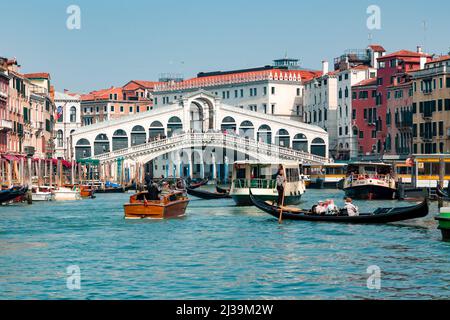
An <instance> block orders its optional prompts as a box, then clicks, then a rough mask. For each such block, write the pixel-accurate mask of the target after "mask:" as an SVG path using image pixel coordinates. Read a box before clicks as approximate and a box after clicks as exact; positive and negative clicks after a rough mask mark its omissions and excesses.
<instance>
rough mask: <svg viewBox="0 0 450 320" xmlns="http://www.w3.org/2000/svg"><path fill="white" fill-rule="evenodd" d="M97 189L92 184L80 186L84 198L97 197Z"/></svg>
mask: <svg viewBox="0 0 450 320" xmlns="http://www.w3.org/2000/svg"><path fill="white" fill-rule="evenodd" d="M94 193H95V190H94V188H93V187H91V186H80V195H81V197H82V198H83V199H87V198H89V199H94V198H95V195H94Z"/></svg>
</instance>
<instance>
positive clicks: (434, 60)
mask: <svg viewBox="0 0 450 320" xmlns="http://www.w3.org/2000/svg"><path fill="white" fill-rule="evenodd" d="M447 60H450V55H446V56H440V57H437V58H436V59H433V60H431V61H429V62H428V63H436V62H442V61H447Z"/></svg>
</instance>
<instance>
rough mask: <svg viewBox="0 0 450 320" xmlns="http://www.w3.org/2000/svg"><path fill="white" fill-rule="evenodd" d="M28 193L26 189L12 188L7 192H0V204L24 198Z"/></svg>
mask: <svg viewBox="0 0 450 320" xmlns="http://www.w3.org/2000/svg"><path fill="white" fill-rule="evenodd" d="M27 191H28V187H13V188H11V189H8V190H2V191H0V204H3V203H8V202H10V201H12V200H14V199H16V198H18V197H22V196H24V195H25V194H26V193H27Z"/></svg>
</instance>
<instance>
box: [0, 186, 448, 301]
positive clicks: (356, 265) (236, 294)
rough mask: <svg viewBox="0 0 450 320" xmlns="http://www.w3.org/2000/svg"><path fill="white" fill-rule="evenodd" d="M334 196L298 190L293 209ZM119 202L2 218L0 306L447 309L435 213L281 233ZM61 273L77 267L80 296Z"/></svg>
mask: <svg viewBox="0 0 450 320" xmlns="http://www.w3.org/2000/svg"><path fill="white" fill-rule="evenodd" d="M342 196H343V194H342V193H341V191H337V190H336V191H335V190H308V193H307V194H306V195H305V197H304V199H305V202H304V203H303V204H302V206H303V207H306V208H309V207H311V206H312V204H313V203H315V202H316V201H317V200H320V199H322V200H324V198H333V199H341V198H342ZM128 198H129V195H128V194H124V195H117V194H114V195H98V197H97V199H95V200H83V201H80V202H66V203H63V202H53V203H35V204H33V205H32V206H27V205H18V206H9V207H0V299H448V298H450V259H449V258H450V244H448V243H444V242H442V241H441V235H440V232H439V231H438V230H437V225H436V223H435V221H434V220H433V217H434V215H435V214H436V213H437V207H436V204H433V205H432V207H431V213H430V216H429V217H427V218H425V219H421V220H418V221H411V222H406V223H401V224H390V225H363V226H358V225H339V224H325V223H311V222H289V221H285V222H284V223H283V224H282V225H279V224H278V222H277V220H276V219H273V218H272V217H270V216H268V215H267V214H265V213H263V212H260V211H259V210H258V209H256V208H253V207H249V208H238V207H235V206H234V203H233V201H232V200H213V201H204V200H195V199H194V200H193V201H191V203H190V205H189V208H188V211H187V216H186V217H185V218H182V219H176V220H166V221H149V220H145V221H136V220H124V219H123V207H122V205H123V204H124V203H125V202H126V201H127V200H128ZM337 204H340V205H342V201H337ZM357 205H359V206H360V208H361V209H362V210H372V209H374V208H376V207H379V206H406V205H409V203H400V202H396V201H383V202H359V203H358V202H357ZM73 266H75V267H73ZM370 266H376V267H374V268H375V269H372V270H376V268H379V269H380V271H381V277H380V279H381V282H380V283H379V285H380V286H379V289H376V288H377V287H378V282H377V281H376V279H377V278H376V275H375V276H372V277H371V278H370V279H369V287H370V288H375V289H369V287H368V285H367V284H368V278H369V277H370V274H368V273H367V269H368V267H370ZM68 268H69V271H73V270H75V271H77V268H79V271H80V287H78V286H77V281H74V278H73V277H76V276H77V273H76V272H75V274H71V276H69V275H68V273H67V272H68ZM71 268H72V269H71ZM68 279H69V281H68ZM75 279H76V278H75ZM68 284H69V285H68ZM78 288H79V290H77V289H78ZM73 289H75V290H73Z"/></svg>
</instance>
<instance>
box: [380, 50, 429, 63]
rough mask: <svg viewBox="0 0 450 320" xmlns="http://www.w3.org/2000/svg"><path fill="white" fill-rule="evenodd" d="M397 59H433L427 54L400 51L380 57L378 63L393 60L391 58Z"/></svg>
mask: <svg viewBox="0 0 450 320" xmlns="http://www.w3.org/2000/svg"><path fill="white" fill-rule="evenodd" d="M397 57H400V58H420V57H427V58H431V55H429V54H426V53H418V52H414V51H408V50H400V51H397V52H394V53H390V54H388V55H385V56H383V57H379V58H378V61H382V60H387V59H391V58H397Z"/></svg>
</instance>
